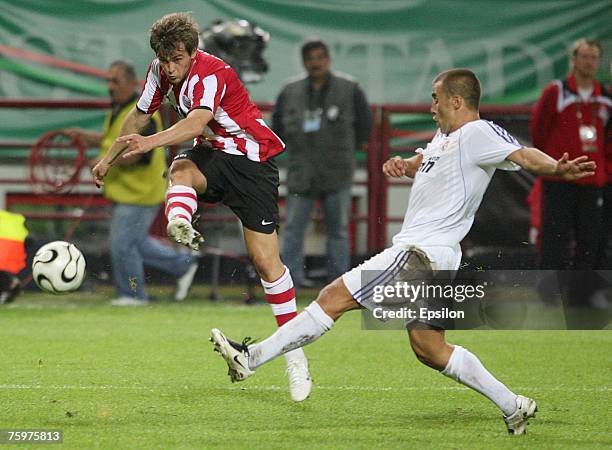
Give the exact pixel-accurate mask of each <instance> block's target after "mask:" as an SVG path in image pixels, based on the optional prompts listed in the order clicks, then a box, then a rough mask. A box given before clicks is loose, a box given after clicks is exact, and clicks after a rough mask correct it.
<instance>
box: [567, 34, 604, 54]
mask: <svg viewBox="0 0 612 450" xmlns="http://www.w3.org/2000/svg"><path fill="white" fill-rule="evenodd" d="M583 45H586V46H587V47H596V48H597V49H598V50H599V56H602V55H603V48H602V47H601V44H600V43H599V41H596V40H595V39H587V38H580V39H578V40H576V41H574V42H573V43H572V46H571V50H570V51H571V54H572V58H575V57H576V55H577V54H578V49H579V48H580V47H581V46H583Z"/></svg>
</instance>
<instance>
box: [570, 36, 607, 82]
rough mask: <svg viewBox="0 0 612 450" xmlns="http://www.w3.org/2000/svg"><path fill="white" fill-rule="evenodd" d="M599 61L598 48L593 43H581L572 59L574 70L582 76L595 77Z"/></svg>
mask: <svg viewBox="0 0 612 450" xmlns="http://www.w3.org/2000/svg"><path fill="white" fill-rule="evenodd" d="M600 63H601V54H600V52H599V49H598V48H597V47H596V46H594V45H588V44H583V45H581V46H580V47H578V50H577V51H576V56H574V59H573V65H574V72H575V73H576V74H578V75H580V76H582V77H584V78H595V75H596V74H597V70H598V69H599V64H600Z"/></svg>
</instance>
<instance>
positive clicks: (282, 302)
mask: <svg viewBox="0 0 612 450" xmlns="http://www.w3.org/2000/svg"><path fill="white" fill-rule="evenodd" d="M150 44H151V48H152V49H153V51H154V52H155V56H156V58H155V59H154V60H153V62H151V65H150V66H149V70H148V73H147V78H146V84H145V86H144V88H143V90H142V93H141V95H140V98H139V100H138V102H137V104H136V106H135V107H134V108H133V109H132V111H131V112H130V113H129V114H128V116H127V118H126V120H125V122H124V125H123V128H122V130H121V137H119V138H118V139H117V140H116V142H115V144H114V145H113V146H112V147H111V148H110V149H109V151H108V152H107V153H106V155H105V156H104V158H103V159H102V160H101V161H100V162H99V163H98V164H97V165H96V166H95V167H94V168H93V169H92V174H93V177H94V181H95V182H96V184H97V185H98V186H101V185H102V184H103V183H104V176H105V175H106V174H107V173H108V171H109V169H110V168H111V166H112V164H113V162H114V161H116V160H117V158H130V157H133V156H135V155H141V154H143V153H146V152H149V151H151V150H152V149H153V148H156V147H159V146H163V145H175V144H181V143H183V142H185V141H187V140H190V139H193V140H194V146H193V148H191V149H189V150H186V151H183V152H181V153H179V154H178V155H177V156H176V157H175V159H174V161H173V163H172V166H171V167H170V186H169V188H168V191H167V194H166V216H167V218H168V227H167V231H168V236H169V237H170V238H171V239H173V240H175V241H176V242H179V243H182V244H185V245H187V246H189V247H191V248H192V249H194V250H198V249H199V246H200V243H201V242H202V241H203V238H202V236H201V235H200V233H198V231H196V230H195V229H194V228H193V226H192V223H191V222H192V218H193V215H194V213H195V212H196V209H197V206H198V200H200V201H204V202H208V203H217V202H222V203H224V204H225V205H227V206H228V207H229V208H231V209H232V211H233V212H234V213H235V214H236V215H237V216H238V218H239V219H240V221H241V222H242V225H243V230H244V240H245V243H246V248H247V252H248V254H249V257H250V258H251V260H252V261H253V264H254V265H255V268H256V269H257V272H258V273H259V275H260V277H261V284H262V285H263V288H264V291H265V295H266V299H267V301H268V303H269V304H270V306H271V307H272V310H273V312H274V316H275V318H276V322H277V324H278V326H281V325H283V324H284V323H286V322H287V321H289V320H291V319H293V318H294V317H295V316H296V315H297V307H296V302H295V292H294V288H293V281H292V279H291V274H290V273H289V269H287V267H285V266H284V264H283V263H282V261H281V259H280V256H279V248H278V237H277V227H278V224H279V214H278V183H279V179H278V169H277V167H276V164H275V163H274V159H273V158H274V156H276V155H278V154H279V153H281V152H282V151H283V150H284V147H285V145H284V143H283V142H282V141H281V139H280V138H279V137H278V136H277V135H276V134H274V132H273V131H272V130H271V129H270V128H268V126H267V125H266V123H265V122H264V120H263V119H262V116H261V112H260V111H259V109H258V108H257V106H256V105H255V104H254V103H252V102H251V100H250V98H249V95H248V92H247V90H246V89H245V87H244V86H243V85H242V83H241V82H240V80H239V78H238V76H237V74H236V72H235V71H234V70H233V69H232V68H231V67H230V66H229V65H228V64H226V63H225V62H224V61H222V60H221V59H219V58H217V57H215V56H213V55H210V54H208V53H206V52H203V51H201V50H198V48H197V46H198V26H197V24H196V23H195V21H194V20H193V18H192V17H191V16H190V15H189V14H187V13H175V14H169V15H166V16H164V17H162V18H161V19H160V20H158V21H157V22H155V23H154V24H153V26H152V27H151V32H150ZM164 99H167V100H168V101H169V102H170V103H171V104H172V106H173V107H174V108H175V110H176V111H177V113H178V114H179V115H180V116H181V117H182V119H181V120H179V121H178V122H177V123H176V124H174V125H173V126H172V127H170V128H168V129H166V130H164V131H161V132H159V133H156V134H153V135H150V136H141V135H140V134H138V133H139V132H140V131H141V130H143V128H144V126H145V125H146V124H147V122H148V120H149V117H151V115H152V114H153V113H154V112H155V111H157V110H158V109H159V107H160V106H161V104H162V102H163V100H164ZM285 357H286V362H287V373H288V376H289V389H290V393H291V398H292V399H293V400H294V401H303V400H305V399H306V398H307V397H308V395H309V394H310V391H311V388H312V381H311V378H310V374H309V371H308V361H307V359H306V356H305V355H304V352H303V350H302V349H296V350H295V351H292V352H289V353H286V354H285Z"/></svg>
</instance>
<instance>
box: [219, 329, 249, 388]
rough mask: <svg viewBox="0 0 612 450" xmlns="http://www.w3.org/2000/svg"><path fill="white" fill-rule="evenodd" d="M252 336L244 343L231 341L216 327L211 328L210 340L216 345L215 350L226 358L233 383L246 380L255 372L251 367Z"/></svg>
mask: <svg viewBox="0 0 612 450" xmlns="http://www.w3.org/2000/svg"><path fill="white" fill-rule="evenodd" d="M250 340H251V338H245V339H244V340H243V341H242V344H239V343H237V342H234V341H231V340H229V339H228V338H226V337H225V335H224V334H223V333H222V332H221V330H218V329H216V328H213V329H212V330H210V342H212V343H213V345H214V346H215V351H216V352H219V354H220V355H221V356H222V357H223V359H225V362H226V363H227V367H228V369H229V370H228V372H227V374H228V375H229V377H230V379H231V380H232V383H235V382H237V381H244V380H246V379H247V378H249V377H250V376H251V375H254V374H255V371H254V370H251V369H249V351H248V342H249V341H250Z"/></svg>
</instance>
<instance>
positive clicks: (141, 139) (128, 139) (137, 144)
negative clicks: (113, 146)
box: [115, 134, 153, 158]
mask: <svg viewBox="0 0 612 450" xmlns="http://www.w3.org/2000/svg"><path fill="white" fill-rule="evenodd" d="M115 142H118V143H121V144H123V145H125V146H126V147H125V150H124V151H125V153H124V154H123V156H122V158H130V157H133V156H138V155H142V154H144V153H147V152H150V151H151V150H153V147H152V146H151V145H149V139H148V138H147V137H145V136H141V135H139V134H126V135H125V136H121V137H118V138H117V140H116V141H115Z"/></svg>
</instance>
